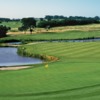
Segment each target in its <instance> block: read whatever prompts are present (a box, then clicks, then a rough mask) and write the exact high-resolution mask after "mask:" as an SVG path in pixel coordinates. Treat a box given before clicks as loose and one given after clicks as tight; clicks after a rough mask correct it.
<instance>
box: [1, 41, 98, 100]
mask: <svg viewBox="0 0 100 100" xmlns="http://www.w3.org/2000/svg"><path fill="white" fill-rule="evenodd" d="M23 47H24V48H25V51H26V52H27V54H30V55H34V54H38V55H41V54H43V55H50V56H55V57H57V58H59V59H60V60H59V61H57V62H53V63H48V69H45V65H44V64H41V65H33V68H31V69H27V70H26V69H25V70H20V71H0V89H1V91H0V99H1V100H33V99H34V100H99V99H100V95H99V93H100V42H85V43H39V44H31V45H24V46H22V47H20V48H23Z"/></svg>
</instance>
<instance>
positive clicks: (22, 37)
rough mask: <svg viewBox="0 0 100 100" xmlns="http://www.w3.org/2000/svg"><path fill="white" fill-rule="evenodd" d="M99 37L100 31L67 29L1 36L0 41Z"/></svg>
mask: <svg viewBox="0 0 100 100" xmlns="http://www.w3.org/2000/svg"><path fill="white" fill-rule="evenodd" d="M98 37H100V31H90V32H83V31H69V32H68V31H67V32H57V33H55V32H47V33H39V34H32V35H30V34H23V35H22V34H21V35H9V36H8V37H5V38H1V39H0V42H8V41H12V42H13V41H43V40H49V41H52V40H66V39H85V38H87V39H88V38H98Z"/></svg>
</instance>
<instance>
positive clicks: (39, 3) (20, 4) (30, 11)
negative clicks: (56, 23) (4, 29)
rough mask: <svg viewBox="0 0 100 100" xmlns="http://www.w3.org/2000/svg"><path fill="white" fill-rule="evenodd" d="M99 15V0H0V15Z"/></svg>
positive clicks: (9, 16) (10, 16)
mask: <svg viewBox="0 0 100 100" xmlns="http://www.w3.org/2000/svg"><path fill="white" fill-rule="evenodd" d="M45 15H64V16H87V17H89V16H90V17H94V16H100V0H0V17H8V18H23V17H44V16H45Z"/></svg>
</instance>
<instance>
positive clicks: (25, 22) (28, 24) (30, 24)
mask: <svg viewBox="0 0 100 100" xmlns="http://www.w3.org/2000/svg"><path fill="white" fill-rule="evenodd" d="M21 22H22V26H23V27H24V28H25V29H29V30H30V33H31V34H32V31H33V28H34V27H35V26H36V20H35V19H34V18H23V19H22V20H21Z"/></svg>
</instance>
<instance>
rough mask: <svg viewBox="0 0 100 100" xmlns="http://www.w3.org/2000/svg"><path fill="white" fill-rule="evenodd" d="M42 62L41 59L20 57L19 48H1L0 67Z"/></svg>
mask: <svg viewBox="0 0 100 100" xmlns="http://www.w3.org/2000/svg"><path fill="white" fill-rule="evenodd" d="M42 62H43V61H42V60H40V59H36V58H30V57H22V56H19V55H18V54H17V48H12V47H0V66H16V65H28V64H39V63H42Z"/></svg>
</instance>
